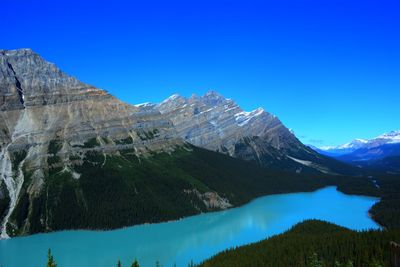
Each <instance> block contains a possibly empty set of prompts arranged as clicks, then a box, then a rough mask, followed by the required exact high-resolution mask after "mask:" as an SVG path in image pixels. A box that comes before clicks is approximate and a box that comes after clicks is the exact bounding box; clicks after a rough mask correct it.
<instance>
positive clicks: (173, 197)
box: [8, 146, 326, 235]
mask: <svg viewBox="0 0 400 267" xmlns="http://www.w3.org/2000/svg"><path fill="white" fill-rule="evenodd" d="M59 161H60V159H59V158H58V157H57V156H53V157H50V158H49V159H48V162H51V164H53V165H51V166H53V167H51V168H50V169H48V170H47V171H46V176H45V183H44V186H43V187H42V189H41V191H40V192H39V193H38V194H37V193H36V194H32V193H29V188H28V185H29V184H31V183H30V179H31V178H30V177H31V175H30V173H29V171H26V173H25V183H24V185H23V187H22V190H21V194H20V198H19V201H18V203H17V206H16V208H15V210H14V212H13V213H12V216H11V218H10V220H9V224H8V232H9V233H10V234H11V235H21V234H30V233H37V232H46V231H54V230H62V229H78V228H85V229H111V228H118V227H123V226H128V225H134V224H141V223H150V222H160V221H166V220H173V219H178V218H181V217H183V216H189V215H194V214H198V213H200V212H205V211H209V210H214V208H207V207H206V205H205V204H204V202H203V201H202V200H201V199H200V198H199V197H198V195H197V194H196V193H194V192H193V191H188V190H193V189H196V190H197V191H198V192H199V193H200V194H202V193H204V192H217V193H218V195H219V196H220V197H223V198H227V199H228V200H229V202H230V203H231V204H232V205H233V206H237V205H241V204H244V203H246V202H248V201H250V200H251V199H253V198H255V197H258V196H261V195H265V194H274V193H284V192H295V191H311V190H315V189H317V188H320V187H322V186H324V185H325V184H326V181H325V180H324V179H322V178H321V177H319V176H313V175H308V176H303V175H299V174H293V173H284V172H278V171H272V170H268V169H266V168H263V167H260V166H258V165H257V164H255V163H252V162H246V161H243V160H239V159H235V158H232V157H229V156H226V155H223V154H220V153H217V152H211V151H208V150H204V149H200V148H196V147H193V146H185V147H180V148H177V149H176V150H175V151H174V152H173V153H171V154H167V153H159V154H153V155H151V156H148V157H141V158H138V157H136V156H135V154H134V151H132V150H122V151H119V152H118V153H114V154H112V155H104V154H103V153H99V152H95V151H90V152H87V153H86V154H85V158H84V160H83V162H81V163H80V164H75V165H72V166H69V169H68V170H66V169H65V168H64V166H63V165H62V164H61V165H60V164H58V165H57V163H59ZM54 166H60V167H54ZM72 171H74V172H76V173H79V174H80V175H81V176H80V178H79V179H74V178H73V175H72ZM217 208H218V207H217ZM217 208H215V209H217Z"/></svg>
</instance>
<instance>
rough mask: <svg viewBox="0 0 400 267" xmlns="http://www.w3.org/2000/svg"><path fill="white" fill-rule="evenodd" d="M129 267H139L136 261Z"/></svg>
mask: <svg viewBox="0 0 400 267" xmlns="http://www.w3.org/2000/svg"><path fill="white" fill-rule="evenodd" d="M131 267H140V265H139V262H138V260H137V259H135V260H134V261H133V263H132V265H131Z"/></svg>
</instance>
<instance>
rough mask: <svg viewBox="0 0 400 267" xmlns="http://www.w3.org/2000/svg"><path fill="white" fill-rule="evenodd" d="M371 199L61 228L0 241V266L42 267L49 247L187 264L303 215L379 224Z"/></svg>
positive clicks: (73, 257) (284, 203)
mask: <svg viewBox="0 0 400 267" xmlns="http://www.w3.org/2000/svg"><path fill="white" fill-rule="evenodd" d="M377 201H379V199H377V198H372V197H363V196H352V195H345V194H343V193H341V192H339V191H337V190H336V188H335V187H326V188H323V189H320V190H317V191H314V192H310V193H292V194H281V195H271V196H265V197H261V198H258V199H255V200H254V201H252V202H250V203H249V204H246V205H244V206H242V207H238V208H234V209H230V210H226V211H220V212H213V213H206V214H201V215H197V216H193V217H188V218H185V219H182V220H179V221H174V222H167V223H158V224H148V225H139V226H133V227H128V228H123V229H119V230H112V231H63V232H56V233H49V234H37V235H32V236H28V237H18V238H13V239H8V240H0V266H2V267H31V266H34V267H40V266H43V267H44V266H45V263H46V257H47V250H48V249H49V248H51V249H52V252H53V255H54V257H55V260H56V262H57V266H58V267H67V266H71V267H83V266H85V267H86V266H90V267H93V266H99V267H103V266H104V267H105V266H107V267H113V266H116V263H117V261H118V259H120V260H121V262H122V266H123V267H125V266H126V267H129V266H130V264H131V263H132V261H133V260H134V259H135V258H137V259H138V260H139V263H140V266H144V267H147V266H155V263H156V261H159V262H160V264H161V265H162V266H164V267H169V266H173V265H174V264H175V263H176V265H177V266H178V267H179V266H185V267H186V266H187V264H188V263H189V262H190V261H191V260H193V262H194V263H199V262H201V261H203V260H204V259H207V258H209V257H211V256H212V255H214V254H216V253H218V252H220V251H222V250H225V249H227V248H230V247H235V246H240V245H244V244H248V243H252V242H256V241H259V240H262V239H264V238H266V237H269V236H272V235H275V234H279V233H282V232H284V231H285V230H288V229H289V228H290V227H292V226H293V225H294V224H296V223H298V222H301V221H303V220H305V219H321V220H326V221H329V222H333V223H336V224H338V225H341V226H345V227H348V228H350V229H354V230H362V229H370V228H379V226H378V225H377V224H376V223H375V222H374V221H373V220H371V219H370V218H369V217H368V210H369V209H370V208H371V206H372V205H373V204H374V203H376V202H377Z"/></svg>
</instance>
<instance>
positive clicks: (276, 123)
mask: <svg viewBox="0 0 400 267" xmlns="http://www.w3.org/2000/svg"><path fill="white" fill-rule="evenodd" d="M138 107H145V108H147V109H148V110H158V111H159V112H160V113H161V114H162V115H163V116H164V117H165V118H168V119H169V120H170V121H172V123H173V125H174V126H175V129H176V131H177V134H178V135H179V136H180V137H181V138H182V139H184V140H185V141H187V142H189V143H191V144H193V145H195V146H198V147H202V148H206V149H208V150H213V151H217V152H220V153H224V154H227V155H230V156H232V157H236V158H239V159H244V160H248V161H253V162H257V163H258V164H260V165H261V166H266V167H269V168H276V169H284V170H287V171H292V172H303V173H315V172H323V173H331V174H332V173H337V172H339V173H343V172H347V173H349V172H351V171H354V170H351V168H349V167H348V166H346V165H344V164H342V163H340V162H337V161H335V160H332V159H330V158H327V157H325V156H322V155H320V154H318V153H316V152H315V151H314V150H312V149H310V148H309V147H307V146H305V145H303V144H302V143H301V142H300V141H299V140H298V139H297V138H296V136H295V135H294V134H293V133H292V132H291V131H290V130H289V129H287V128H286V127H285V126H284V125H283V124H282V122H281V121H280V120H279V119H278V118H277V117H276V116H275V115H272V114H270V113H268V112H266V111H265V110H264V109H263V108H257V109H255V110H253V111H250V112H246V111H244V110H243V109H241V108H240V107H239V106H238V105H237V104H236V103H235V102H234V101H233V100H232V99H229V98H225V97H223V96H222V95H220V94H218V93H217V92H215V91H209V92H208V93H206V94H205V95H203V96H196V95H192V96H191V97H190V98H185V97H183V96H180V95H178V94H175V95H172V96H171V97H169V98H167V99H166V100H164V101H163V102H161V103H159V104H150V103H145V104H141V105H138Z"/></svg>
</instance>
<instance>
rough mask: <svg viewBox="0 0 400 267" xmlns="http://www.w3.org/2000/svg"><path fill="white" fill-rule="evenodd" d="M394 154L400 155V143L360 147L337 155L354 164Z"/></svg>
mask: <svg viewBox="0 0 400 267" xmlns="http://www.w3.org/2000/svg"><path fill="white" fill-rule="evenodd" d="M394 156H400V143H397V144H384V145H378V146H373V147H364V148H360V149H357V150H355V151H354V152H352V153H349V154H345V155H342V156H340V157H337V159H339V160H341V161H345V162H350V163H354V164H362V163H363V162H367V161H376V160H381V159H384V158H387V157H394Z"/></svg>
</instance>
